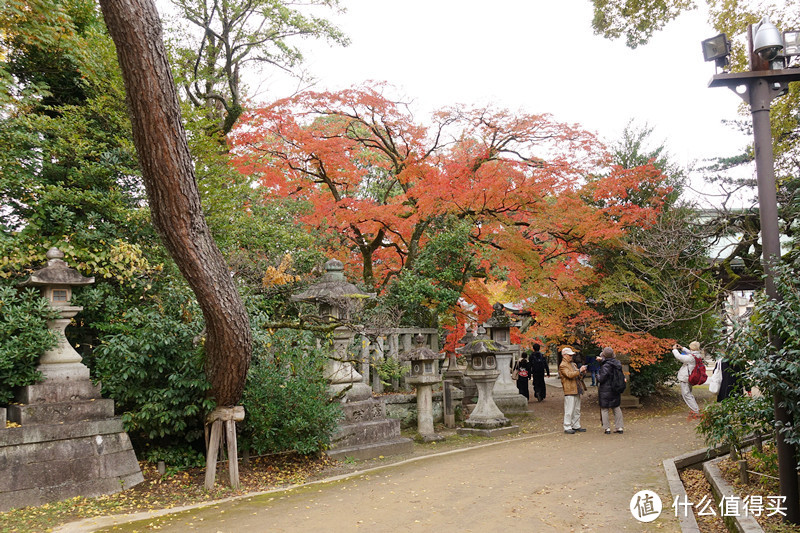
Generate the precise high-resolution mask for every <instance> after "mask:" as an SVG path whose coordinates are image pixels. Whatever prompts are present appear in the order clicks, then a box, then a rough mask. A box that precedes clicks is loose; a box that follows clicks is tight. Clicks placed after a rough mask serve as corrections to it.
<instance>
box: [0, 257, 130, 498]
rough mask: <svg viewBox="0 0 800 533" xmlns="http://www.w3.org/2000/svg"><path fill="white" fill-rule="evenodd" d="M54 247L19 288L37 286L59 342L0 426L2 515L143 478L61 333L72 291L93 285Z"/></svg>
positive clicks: (110, 407) (106, 403) (73, 310)
mask: <svg viewBox="0 0 800 533" xmlns="http://www.w3.org/2000/svg"><path fill="white" fill-rule="evenodd" d="M63 257H64V254H63V253H62V252H61V251H59V250H58V249H57V248H51V249H50V250H48V251H47V265H46V266H45V267H44V268H42V269H40V270H37V271H36V272H34V273H33V274H31V276H30V277H29V278H28V279H26V280H25V281H23V282H21V283H20V284H19V286H20V287H37V288H39V289H41V291H42V294H43V296H44V297H45V298H46V299H47V300H48V301H49V302H50V305H51V306H52V307H53V309H55V310H56V311H58V313H59V315H60V317H59V318H55V319H53V320H51V321H49V322H48V326H49V327H50V329H51V330H52V331H53V332H54V333H55V335H56V337H57V340H58V344H57V345H56V347H55V348H53V349H51V350H48V351H46V352H45V353H44V354H42V356H41V358H40V359H39V365H38V367H37V369H38V370H39V371H40V372H41V373H42V375H43V377H44V379H43V380H42V381H41V382H40V383H35V384H33V385H27V386H25V387H20V388H19V389H18V390H16V391H15V393H16V394H15V400H16V403H14V404H12V405H10V406H9V408H8V419H9V421H11V422H15V423H16V424H18V427H13V428H6V427H5V424H4V425H3V426H2V427H0V458H1V459H0V471H2V476H0V478H2V480H3V482H0V512H2V511H7V510H8V509H12V508H15V507H24V506H28V505H41V504H43V503H47V502H52V501H58V500H63V499H66V498H73V497H75V496H87V497H88V496H99V495H101V494H113V493H115V492H119V491H121V490H125V489H127V488H129V487H132V486H134V485H136V484H137V483H141V482H142V481H143V480H144V478H143V476H142V472H141V470H140V469H139V463H138V461H137V460H136V453H135V452H134V451H133V447H132V446H131V442H130V439H129V438H128V435H127V433H125V430H124V428H123V426H122V419H121V418H120V417H117V416H114V401H113V400H110V399H106V398H103V397H102V396H101V395H100V385H99V384H94V383H92V382H91V380H90V379H89V369H88V368H87V367H86V365H84V364H83V363H82V362H81V356H80V355H79V354H78V352H76V351H75V349H74V348H73V347H72V346H71V345H70V344H69V341H67V338H66V336H65V335H64V329H65V328H66V327H67V325H68V324H69V322H70V320H71V319H72V317H74V316H75V315H76V314H77V313H78V312H80V311H81V310H82V307H80V306H76V305H72V303H71V302H72V289H73V288H74V287H78V286H81V285H89V284H90V283H94V278H86V277H83V276H82V275H80V273H78V271H77V270H75V269H73V268H70V267H69V266H67V264H66V263H65V262H64V261H63V259H62V258H63Z"/></svg>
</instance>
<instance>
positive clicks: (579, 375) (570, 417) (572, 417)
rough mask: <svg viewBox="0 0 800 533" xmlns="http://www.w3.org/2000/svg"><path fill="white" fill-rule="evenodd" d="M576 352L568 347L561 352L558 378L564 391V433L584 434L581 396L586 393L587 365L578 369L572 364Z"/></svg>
mask: <svg viewBox="0 0 800 533" xmlns="http://www.w3.org/2000/svg"><path fill="white" fill-rule="evenodd" d="M574 355H575V352H573V351H572V348H570V347H569V346H567V347H566V348H563V349H562V350H561V363H560V364H559V365H558V377H560V378H561V386H562V387H563V389H564V433H570V434H573V433H582V432H584V431H586V428H583V427H581V395H582V394H583V393H584V387H585V385H584V384H583V375H584V374H585V372H586V365H583V366H581V367H580V368H578V367H577V366H576V365H575V363H573V362H572V356H574Z"/></svg>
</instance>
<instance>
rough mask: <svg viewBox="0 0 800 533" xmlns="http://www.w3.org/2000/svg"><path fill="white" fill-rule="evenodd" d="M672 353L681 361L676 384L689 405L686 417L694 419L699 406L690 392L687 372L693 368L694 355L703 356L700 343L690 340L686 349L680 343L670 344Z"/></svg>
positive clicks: (697, 414)
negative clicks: (681, 364)
mask: <svg viewBox="0 0 800 533" xmlns="http://www.w3.org/2000/svg"><path fill="white" fill-rule="evenodd" d="M672 355H674V356H675V359H677V360H678V361H680V362H681V363H683V366H681V369H680V370H678V384H679V385H680V387H681V396H683V401H684V402H686V405H687V406H688V407H689V416H688V419H689V420H694V419H697V418H700V408H699V407H698V406H697V400H696V399H695V397H694V394H692V385H691V384H690V383H689V374H691V373H692V370H694V365H695V359H694V358H695V356H697V357H700V358H701V359H702V357H703V354H702V352H701V351H700V343H699V342H697V341H692V342H690V343H689V349H688V350H687V349H686V348H684V347H683V346H681V345H680V344H674V345H673V346H672Z"/></svg>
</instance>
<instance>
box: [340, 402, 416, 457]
mask: <svg viewBox="0 0 800 533" xmlns="http://www.w3.org/2000/svg"><path fill="white" fill-rule="evenodd" d="M342 410H343V411H344V415H345V420H344V421H343V422H341V423H340V424H339V427H338V428H337V429H336V431H335V432H334V434H333V437H332V438H331V449H330V450H328V451H327V452H326V453H327V454H328V455H329V456H330V457H333V458H334V459H338V460H340V461H344V460H345V459H350V458H352V459H358V460H361V459H372V458H373V457H378V456H381V455H396V454H400V453H408V452H410V451H411V450H412V449H413V442H412V441H411V439H407V438H405V437H401V436H400V420H396V419H393V418H386V406H385V405H384V403H383V402H382V401H380V400H377V399H375V398H369V399H367V400H361V401H355V402H346V403H343V404H342Z"/></svg>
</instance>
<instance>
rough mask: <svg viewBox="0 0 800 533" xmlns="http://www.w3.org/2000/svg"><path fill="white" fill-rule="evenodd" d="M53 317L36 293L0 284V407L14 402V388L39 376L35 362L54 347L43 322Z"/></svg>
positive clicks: (44, 301) (34, 381)
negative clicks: (19, 290)
mask: <svg viewBox="0 0 800 533" xmlns="http://www.w3.org/2000/svg"><path fill="white" fill-rule="evenodd" d="M0 281H1V280H0ZM55 316H56V313H55V312H54V311H53V310H52V309H51V308H50V305H49V303H48V302H47V300H45V299H44V298H42V297H41V296H40V295H39V291H37V290H35V289H32V288H28V289H25V290H24V291H21V292H18V291H17V290H16V289H15V288H14V287H12V286H10V285H8V284H6V283H3V284H0V406H6V405H8V404H9V403H10V402H11V401H12V400H13V399H14V389H15V388H16V387H22V386H25V385H33V384H34V383H36V381H38V380H39V378H40V377H41V374H40V373H39V372H38V371H37V370H36V362H37V360H38V359H39V356H41V355H42V353H44V351H45V350H49V349H50V348H53V347H55V345H56V338H55V335H54V334H53V333H52V332H51V331H50V330H49V329H48V328H47V320H48V319H50V318H54V317H55Z"/></svg>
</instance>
